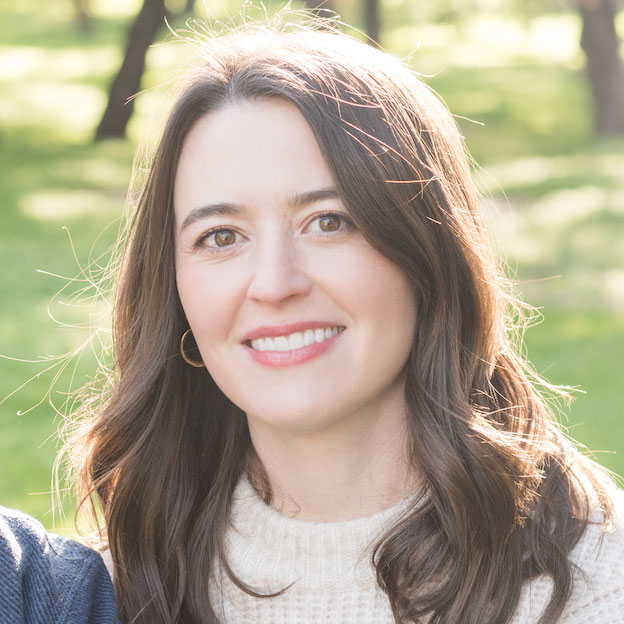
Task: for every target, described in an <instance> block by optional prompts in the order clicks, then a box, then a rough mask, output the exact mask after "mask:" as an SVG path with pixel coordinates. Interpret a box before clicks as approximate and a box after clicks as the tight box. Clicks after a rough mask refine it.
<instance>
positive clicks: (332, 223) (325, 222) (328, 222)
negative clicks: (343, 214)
mask: <svg viewBox="0 0 624 624" xmlns="http://www.w3.org/2000/svg"><path fill="white" fill-rule="evenodd" d="M319 227H320V228H321V230H322V231H323V232H335V231H336V230H338V229H339V228H340V217H339V216H337V215H325V216H324V217H321V218H320V219H319Z"/></svg>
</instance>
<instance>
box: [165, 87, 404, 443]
mask: <svg viewBox="0 0 624 624" xmlns="http://www.w3.org/2000/svg"><path fill="white" fill-rule="evenodd" d="M174 201H175V228H176V232H175V234H176V271H177V285H178V292H179V294H180V299H181V301H182V305H183V307H184V311H185V313H186V316H187V319H188V321H189V324H190V327H191V329H192V331H193V335H194V336H195V339H196V341H197V344H198V346H199V350H200V352H201V356H202V359H203V361H204V363H205V364H206V367H207V368H208V371H209V372H210V374H211V375H212V377H213V378H214V380H215V382H216V383H217V384H218V385H219V387H220V388H221V390H222V391H223V392H224V393H225V394H226V395H227V396H228V397H229V398H230V400H231V401H233V402H234V403H235V404H236V405H238V406H239V407H240V408H241V409H242V410H243V411H244V412H245V413H246V414H247V417H248V419H249V423H250V427H270V428H273V429H278V430H285V431H286V430H287V431H290V432H293V433H304V432H314V431H321V430H326V429H328V428H331V427H335V426H340V424H345V423H346V422H347V421H348V420H353V419H361V418H363V417H364V416H366V417H367V418H375V417H377V416H376V415H379V416H378V417H381V415H382V414H384V412H386V411H387V409H388V406H394V408H396V406H399V408H400V409H402V407H403V387H404V378H403V370H404V366H405V362H406V360H407V357H408V354H409V352H410V348H411V344H412V338H413V333H414V327H415V323H416V305H415V301H414V297H413V295H412V292H411V289H410V287H409V285H408V282H407V279H406V278H405V276H404V275H403V273H402V272H401V271H400V270H399V268H398V267H396V266H395V265H394V264H392V263H391V262H390V261H389V260H387V259H386V258H385V257H384V256H382V255H381V254H379V253H378V252H377V251H376V250H375V249H374V248H373V247H371V245H370V244H369V243H368V242H367V241H366V240H365V238H364V236H363V235H362V234H361V233H360V232H359V231H358V229H357V227H355V225H354V224H353V222H352V220H351V218H350V216H349V213H348V211H347V209H346V207H345V206H344V205H343V203H342V202H341V201H340V199H339V197H338V195H337V193H336V190H335V184H334V180H333V179H332V174H331V172H330V170H329V169H328V167H327V165H326V163H325V161H324V159H323V156H322V154H321V152H320V150H319V147H318V145H317V143H316V140H315V138H314V135H313V134H312V131H311V129H310V128H309V126H308V125H307V123H306V121H305V120H304V118H303V116H302V115H301V114H300V113H299V111H298V110H297V109H296V108H295V107H294V106H293V105H292V104H290V103H288V102H286V101H284V100H281V99H277V98H275V99H266V100H260V101H254V102H240V103H235V104H231V105H227V106H225V107H224V108H221V109H219V110H217V111H216V112H213V113H210V114H209V115H207V116H205V117H203V118H202V119H200V120H199V121H198V122H197V123H196V124H195V126H194V127H193V128H192V129H191V131H190V133H189V134H188V137H187V138H186V141H185V143H184V146H183V150H182V155H181V158H180V162H179V166H178V172H177V177H176V180H175V199H174Z"/></svg>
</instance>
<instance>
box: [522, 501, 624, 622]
mask: <svg viewBox="0 0 624 624" xmlns="http://www.w3.org/2000/svg"><path fill="white" fill-rule="evenodd" d="M612 500H613V503H614V515H613V521H612V522H611V523H610V524H609V525H608V526H603V518H602V514H601V513H599V512H596V513H595V514H594V515H593V517H592V518H591V522H590V524H588V525H587V527H586V529H585V532H584V533H583V535H582V537H581V539H580V540H579V542H578V543H577V544H576V546H575V547H574V549H573V550H572V552H571V553H570V561H571V562H572V563H573V564H574V566H575V569H574V577H573V587H572V594H571V596H570V599H569V601H568V603H567V605H566V608H565V610H564V613H563V615H562V617H561V619H560V620H559V622H560V623H561V624H598V623H603V622H609V623H610V624H624V492H621V491H615V492H613V493H612ZM551 591H552V581H551V579H550V578H548V577H543V576H542V577H538V578H536V579H534V580H532V581H530V582H528V583H527V584H526V585H525V586H524V587H523V589H522V594H521V598H520V602H519V604H518V608H517V611H516V613H515V616H514V618H513V619H512V624H526V623H527V622H536V621H538V619H539V616H540V614H541V613H542V611H543V609H544V608H545V607H546V604H547V603H548V600H549V598H550V593H551Z"/></svg>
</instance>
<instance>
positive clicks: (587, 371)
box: [0, 2, 624, 532]
mask: <svg viewBox="0 0 624 624" xmlns="http://www.w3.org/2000/svg"><path fill="white" fill-rule="evenodd" d="M135 4H136V3H135ZM133 8H134V7H133V6H132V3H129V4H128V3H123V2H111V3H103V2H102V3H99V4H98V3H95V5H94V9H95V11H96V18H95V19H94V22H93V28H92V30H91V31H90V32H89V33H88V34H81V33H79V32H78V31H77V29H76V28H75V25H74V23H73V21H72V17H71V14H70V12H69V9H70V5H69V4H68V5H67V7H65V8H62V7H60V6H59V5H54V6H52V5H50V6H49V7H47V9H45V8H44V9H41V7H40V6H39V5H37V10H36V11H35V9H34V6H33V7H31V6H30V5H29V4H28V3H27V4H20V6H19V7H13V8H12V7H9V6H8V5H6V3H4V4H3V6H2V7H0V10H1V11H2V12H3V15H2V17H3V24H4V25H5V31H6V33H7V36H6V37H5V38H4V40H3V43H2V44H1V45H0V85H1V88H2V92H3V98H2V100H1V101H0V116H1V117H0V118H1V119H2V122H1V123H2V125H1V126H0V191H1V193H2V198H3V201H2V213H1V214H0V227H1V231H2V236H1V238H0V262H2V266H4V267H5V268H4V271H3V272H2V273H1V274H0V289H1V292H2V293H3V296H2V298H1V299H0V354H2V355H4V356H9V357H11V358H16V359H18V360H32V361H33V362H30V363H29V362H22V361H15V360H10V359H0V400H2V399H3V398H5V397H8V398H6V400H5V401H4V402H3V403H2V404H1V405H0V428H1V431H2V436H1V437H0V458H1V459H0V503H1V504H4V505H8V506H13V507H18V508H20V509H23V510H24V511H26V512H28V513H30V514H32V515H34V516H36V517H38V518H39V519H41V520H42V521H43V523H44V524H45V525H46V526H48V527H52V525H53V517H52V514H51V513H50V511H49V510H50V507H51V502H50V494H49V492H50V489H51V485H50V475H51V467H52V463H53V459H54V456H55V454H56V451H57V446H58V442H57V436H56V430H57V428H58V426H59V425H60V424H61V421H62V415H59V414H56V413H55V409H54V408H53V407H52V405H55V406H57V407H60V406H62V405H63V403H64V401H65V400H66V396H65V395H64V394H63V391H64V390H66V389H67V387H68V386H70V385H72V387H73V388H77V387H79V386H80V385H82V384H83V383H85V382H86V381H87V380H88V378H89V375H90V374H92V373H93V368H94V362H95V360H94V355H93V354H92V353H91V352H90V351H89V349H86V350H85V355H84V356H83V357H82V358H81V359H80V360H79V361H78V362H77V364H75V365H74V364H72V365H70V366H69V367H68V368H67V370H65V371H64V372H63V373H62V374H61V375H60V378H59V380H58V383H56V384H55V385H54V387H53V390H52V392H51V393H49V389H50V386H51V382H52V376H53V375H54V374H55V372H56V371H57V370H58V369H59V367H60V366H61V364H62V361H61V360H50V361H48V362H46V361H43V360H42V359H41V357H42V356H45V355H51V356H55V355H60V354H64V353H68V352H72V351H73V350H75V349H77V347H78V346H79V345H81V344H82V343H83V342H84V341H86V340H87V339H88V337H89V335H90V330H89V327H88V326H89V324H90V320H89V316H88V298H89V295H90V294H93V289H92V287H91V284H90V279H91V278H95V277H97V276H98V274H99V272H100V270H101V269H100V265H101V264H102V263H103V262H104V260H105V257H106V251H107V249H108V248H109V246H110V245H111V244H112V243H113V241H114V239H115V235H116V233H117V230H118V227H119V215H120V214H121V212H122V208H123V204H124V198H125V195H126V189H127V186H128V183H129V180H130V172H131V163H132V157H133V152H134V149H135V145H136V142H137V138H138V137H139V136H141V135H142V134H144V133H145V131H146V128H148V127H149V126H148V122H147V119H148V117H149V116H150V115H151V114H152V113H153V112H154V111H156V110H161V109H162V108H163V107H164V104H163V97H164V96H163V95H159V94H158V93H157V92H155V91H147V92H145V93H144V94H142V95H140V96H139V97H138V98H137V102H136V106H137V108H136V110H137V113H136V115H135V118H134V119H133V121H132V123H131V126H130V133H129V135H130V138H129V139H128V140H125V141H106V142H103V143H99V144H94V143H92V142H91V137H92V135H93V132H94V128H95V125H96V124H97V121H98V119H99V116H100V114H101V112H102V109H103V107H104V105H105V101H106V88H107V86H108V83H109V81H110V78H111V76H112V74H113V72H114V71H115V70H116V68H117V66H118V63H119V61H120V59H121V52H122V48H123V43H124V39H125V32H126V25H127V22H128V19H129V18H130V16H131V15H132V10H133ZM348 17H349V16H347V18H348ZM390 22H391V23H392V24H393V25H392V27H391V28H390V29H389V30H388V31H387V33H386V35H385V40H384V42H385V44H386V47H387V48H388V49H390V50H391V51H394V52H395V53H397V54H399V55H401V56H407V55H410V56H409V61H410V63H411V64H412V66H413V67H414V68H415V69H417V70H418V71H420V72H421V73H423V74H425V75H426V76H427V77H426V80H427V82H428V83H429V84H431V86H432V87H433V88H434V89H436V91H437V92H438V93H440V94H441V95H442V96H443V98H444V99H445V100H446V101H447V102H448V104H449V106H450V108H451V110H452V111H453V112H454V113H455V114H456V115H458V123H459V125H460V127H461V129H462V132H463V133H464V135H465V137H466V140H467V143H468V147H469V149H470V150H471V152H472V154H473V156H474V157H475V159H476V161H477V162H479V164H480V165H481V167H480V168H477V167H475V176H476V178H477V180H478V183H479V185H480V187H481V189H482V190H483V192H484V194H485V195H486V197H487V199H486V207H487V211H488V215H489V218H490V221H491V225H492V232H493V239H494V242H495V244H496V246H497V247H498V248H499V250H500V252H501V254H502V255H503V256H504V257H505V258H506V259H507V263H508V265H509V267H510V272H511V273H512V274H514V273H515V274H516V275H517V277H518V279H519V280H520V290H521V291H522V294H523V296H524V297H525V298H526V299H527V300H528V301H529V302H530V303H531V304H533V305H535V306H537V307H539V308H540V309H541V311H542V313H543V315H544V321H543V322H542V323H541V324H539V325H537V326H536V327H533V328H532V329H530V330H529V331H528V333H527V336H526V343H527V349H528V354H529V357H530V359H531V360H532V362H533V364H534V366H535V368H536V369H537V371H538V372H540V373H542V374H543V375H545V376H546V377H547V378H548V379H549V380H550V381H552V382H553V383H558V384H565V385H571V386H576V387H578V388H580V389H581V390H583V391H584V394H579V395H578V398H577V400H576V401H575V402H574V404H573V405H572V407H571V409H570V410H569V412H568V413H567V415H566V417H565V418H564V419H563V423H564V425H565V426H567V427H568V429H569V431H570V434H571V435H572V436H573V437H575V438H577V439H578V440H579V441H580V443H582V444H584V445H586V446H587V447H588V448H590V449H592V450H594V451H601V452H600V453H597V454H596V455H595V456H596V458H597V459H598V461H600V462H601V463H602V464H603V465H605V466H607V467H608V468H610V469H612V470H614V471H616V472H618V473H620V474H624V455H623V454H622V451H624V420H623V419H622V418H621V411H622V401H621V398H620V389H621V386H622V383H623V382H624V372H623V364H624V315H623V314H622V309H623V308H624V176H623V175H622V173H623V172H624V140H623V139H618V140H611V141H607V142H601V143H598V142H596V141H595V140H594V139H593V138H592V136H591V110H590V101H589V97H588V94H587V90H586V85H585V81H584V77H583V73H582V71H583V70H582V66H583V59H582V56H581V52H580V50H579V47H578V37H579V29H580V24H579V23H578V21H577V19H576V18H575V16H573V15H568V14H560V15H557V16H543V17H540V18H538V19H536V20H534V21H533V22H531V23H530V24H529V25H528V26H527V25H526V24H524V25H523V24H520V23H519V22H516V21H514V20H513V19H510V18H503V17H501V16H495V15H488V14H481V15H479V16H478V18H474V19H472V20H469V21H466V22H465V23H463V24H462V25H461V28H459V27H458V26H457V25H443V24H423V23H420V24H419V23H417V22H416V21H414V20H412V21H410V22H407V23H406V21H405V20H403V21H401V20H396V19H395V20H394V21H392V20H390ZM163 37H164V38H168V39H171V36H170V35H169V36H167V35H166V33H163ZM183 56H184V47H183V46H181V45H178V44H175V45H166V46H156V47H154V48H152V50H151V51H150V53H149V56H148V70H147V73H146V76H145V83H144V86H145V87H151V86H153V85H154V84H157V83H158V82H162V81H163V80H165V79H166V78H168V77H169V76H171V75H173V74H174V73H175V71H176V68H177V67H179V64H180V61H181V59H182V58H183ZM469 120H473V121H469ZM474 122H478V123H474ZM102 254H103V255H104V257H103V258H102V259H101V260H100V262H99V264H98V263H95V264H93V265H91V266H90V269H89V270H93V271H94V274H93V275H91V276H90V275H89V274H88V273H87V275H85V274H81V270H83V269H85V268H87V267H88V266H89V259H90V258H91V259H94V258H98V257H99V256H100V255H102ZM37 270H41V271H44V272H45V273H38V272H37ZM50 274H53V275H60V276H65V278H66V279H63V278H59V277H53V276H52V275H50ZM74 278H75V279H74ZM72 280H73V281H72ZM66 285H67V289H66V290H65V292H64V293H62V294H60V295H59V294H58V293H59V291H60V290H61V289H62V288H63V287H64V286H66ZM72 293H78V294H77V295H72ZM81 301H82V303H81ZM51 317H54V318H55V319H57V320H56V321H55V320H52V318H51ZM104 317H105V314H104ZM63 324H65V325H66V326H63ZM81 325H82V326H81ZM55 362H56V368H54V369H53V370H51V371H49V372H48V373H46V374H41V375H39V376H37V375H38V374H39V373H42V371H43V370H44V369H45V368H46V367H47V366H50V365H54V364H55ZM31 378H32V380H31V381H30V382H29V383H28V384H27V385H25V386H24V387H23V388H21V389H20V390H19V391H18V392H16V393H14V394H11V393H12V392H13V391H14V390H15V389H17V388H19V387H20V386H21V385H22V384H23V383H24V382H25V381H27V380H28V379H31ZM40 401H42V402H41V403H40ZM33 406H35V407H33ZM30 408H33V409H30ZM29 410H30V411H29ZM61 412H62V410H61ZM67 508H68V511H69V515H68V517H67V518H66V519H63V518H57V519H56V521H55V522H54V524H55V527H56V529H57V530H61V531H69V532H71V528H70V527H71V524H72V517H71V509H72V506H71V503H68V504H67Z"/></svg>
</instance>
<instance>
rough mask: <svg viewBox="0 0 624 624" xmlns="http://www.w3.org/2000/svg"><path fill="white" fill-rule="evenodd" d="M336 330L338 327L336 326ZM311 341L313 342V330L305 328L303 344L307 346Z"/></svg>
mask: <svg viewBox="0 0 624 624" xmlns="http://www.w3.org/2000/svg"><path fill="white" fill-rule="evenodd" d="M336 330H338V328H336ZM313 342H314V330H313V329H306V330H305V333H304V334H303V344H305V345H306V346H308V345H311V344H312V343H313Z"/></svg>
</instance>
